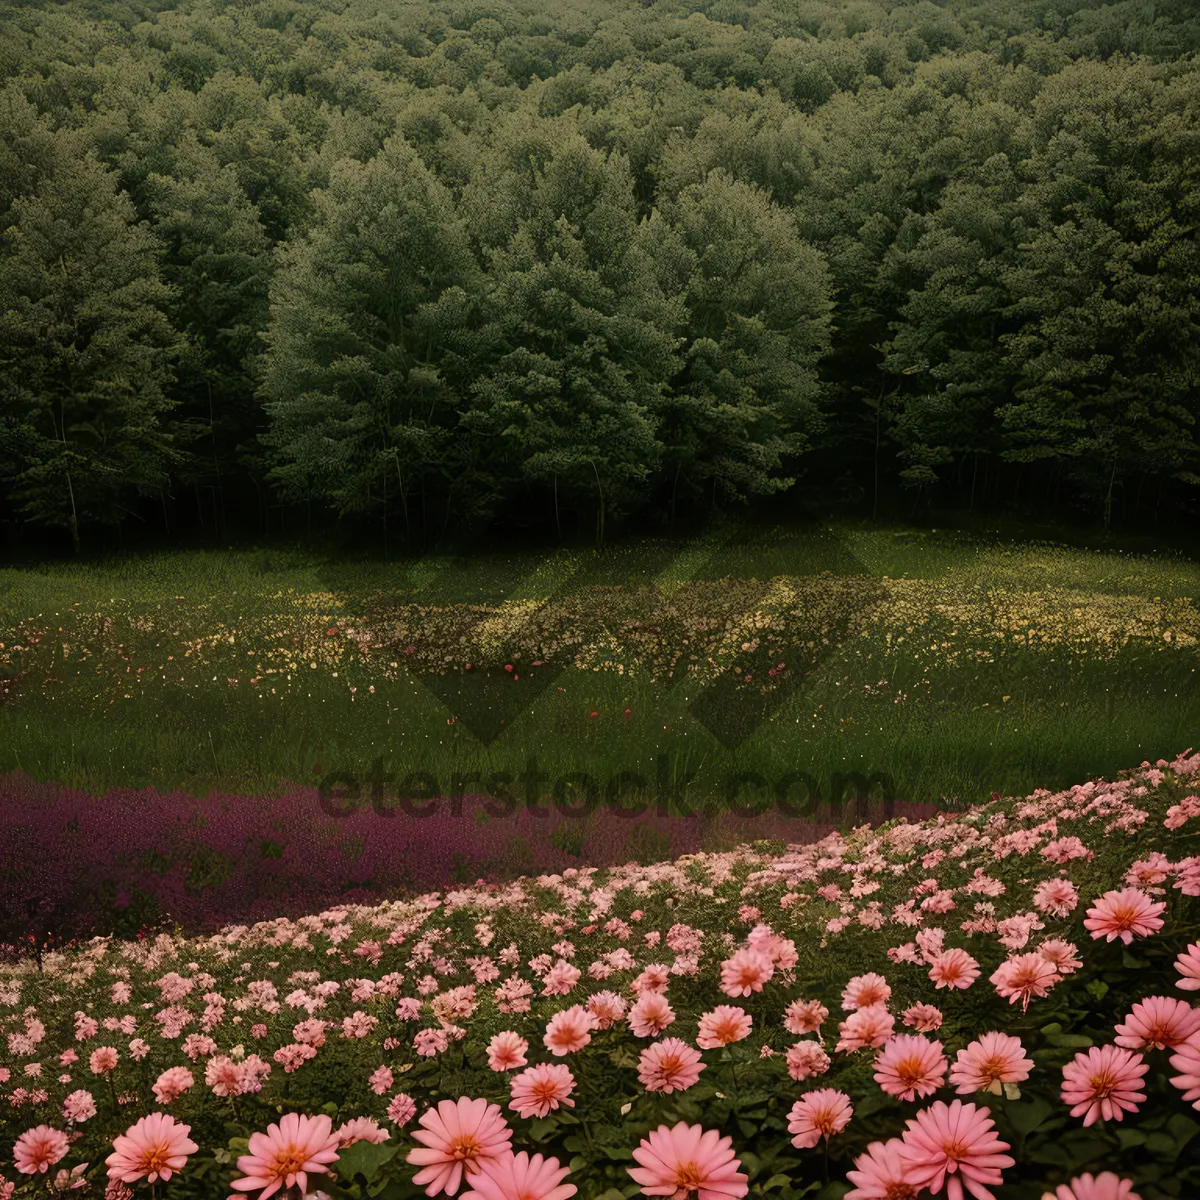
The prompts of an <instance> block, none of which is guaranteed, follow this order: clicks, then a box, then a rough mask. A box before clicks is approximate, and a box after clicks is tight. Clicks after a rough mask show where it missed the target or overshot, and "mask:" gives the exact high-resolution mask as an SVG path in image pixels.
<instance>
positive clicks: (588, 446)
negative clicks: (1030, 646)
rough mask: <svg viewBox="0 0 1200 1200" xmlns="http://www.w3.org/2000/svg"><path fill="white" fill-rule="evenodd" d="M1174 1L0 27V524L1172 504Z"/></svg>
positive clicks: (1196, 38)
mask: <svg viewBox="0 0 1200 1200" xmlns="http://www.w3.org/2000/svg"><path fill="white" fill-rule="evenodd" d="M1198 51H1200V9H1197V7H1196V6H1195V5H1194V4H1193V3H1191V0H1155V2H1153V3H1148V2H1144V0H1126V2H1121V3H1115V4H1098V3H1085V2H1083V0H1058V2H1057V3H1054V4H1049V3H1043V2H1041V0H979V2H976V3H971V2H968V0H944V2H942V3H937V4H935V3H932V2H931V0H919V2H916V3H912V2H897V0H846V2H834V0H764V2H763V3H757V4H755V3H743V2H741V0H709V2H705V0H684V2H683V3H678V2H668V0H657V2H654V3H644V2H640V3H633V2H631V0H599V2H596V3H589V4H588V5H586V6H575V5H567V4H559V3H556V0H542V2H541V3H538V4H534V3H529V2H525V3H521V4H518V3H508V2H504V0H497V2H490V0H479V2H478V3H474V4H470V3H465V2H460V3H452V2H451V0H436V2H435V3H416V2H414V0H397V2H396V3H388V4H377V3H374V2H370V3H368V2H367V0H321V2H312V0H305V2H298V0H260V2H257V3H251V2H245V0H233V2H228V3H227V2H223V0H184V2H183V3H181V4H178V5H175V6H169V5H166V4H164V3H163V2H162V0H130V2H127V3H123V2H121V0H69V2H68V3H66V4H56V5H53V6H40V5H39V6H26V7H22V8H17V7H11V6H10V7H0V80H2V84H0V516H2V517H3V519H4V521H6V522H7V523H8V525H9V527H10V530H15V529H23V530H31V529H35V528H36V527H38V526H43V527H50V528H52V529H56V530H59V531H62V533H63V535H64V536H67V537H69V538H70V539H71V541H73V543H74V544H75V545H76V547H78V546H79V545H80V544H81V543H82V542H83V541H85V540H86V539H87V538H89V537H90V536H92V534H93V533H94V532H95V530H96V528H97V527H100V526H118V527H120V526H121V525H123V524H124V523H127V522H137V523H139V524H157V525H158V527H159V528H162V529H164V530H166V531H169V532H170V533H172V534H176V533H180V532H193V531H195V530H197V529H202V530H207V531H218V532H222V533H224V532H229V531H232V530H235V529H239V528H240V529H244V530H258V531H264V530H271V529H274V528H278V527H279V522H280V521H281V520H284V519H286V520H290V521H291V522H292V524H293V526H295V525H296V524H297V522H300V521H308V520H311V519H312V518H313V516H314V514H315V515H316V517H317V519H327V518H331V517H335V516H336V517H337V518H339V519H340V520H341V521H342V522H343V523H345V524H347V525H349V526H351V527H357V528H361V529H362V530H363V531H369V532H370V534H371V536H373V537H382V538H383V539H385V541H387V542H388V543H389V544H392V543H395V544H399V543H402V542H403V543H407V544H423V543H428V542H429V541H431V540H434V539H436V538H437V537H438V536H439V535H440V533H441V532H443V531H445V530H447V529H449V528H451V527H456V528H457V527H459V526H461V525H463V524H464V523H466V524H471V525H474V526H477V527H478V526H481V525H483V526H486V525H487V524H489V523H504V522H514V521H515V522H525V523H530V522H532V523H534V524H538V525H540V526H541V528H542V529H543V530H544V531H545V532H546V533H547V534H548V535H550V536H562V535H563V533H564V532H565V531H567V530H572V531H574V530H578V529H580V528H581V527H582V528H586V529H588V530H594V532H595V534H596V536H597V537H602V536H603V535H604V531H605V529H606V527H608V528H611V523H612V522H613V521H617V520H621V519H624V518H626V517H629V516H631V515H633V514H639V513H640V514H652V515H655V516H657V517H659V518H661V519H673V518H674V516H675V514H676V513H677V512H684V511H686V512H695V511H701V510H704V509H707V508H709V507H711V506H725V505H729V504H733V503H741V502H749V501H753V500H755V499H756V498H759V497H765V496H769V495H772V494H774V493H779V492H782V491H784V490H786V489H788V488H790V487H792V486H793V485H794V484H795V483H796V481H797V480H798V479H800V478H804V479H805V481H806V482H807V483H810V484H814V485H815V486H818V487H825V488H833V487H834V486H835V485H843V484H845V483H846V482H847V481H849V486H850V487H851V488H852V489H853V490H855V491H856V492H857V493H858V494H859V495H860V496H861V497H862V498H863V503H864V504H865V505H867V506H870V507H871V508H872V509H877V508H878V505H879V497H880V495H883V496H884V497H885V502H886V501H887V498H888V497H894V496H896V495H898V494H903V490H904V489H912V493H913V494H914V495H915V496H917V497H925V498H927V499H928V498H931V497H932V498H936V499H937V500H938V502H939V503H943V504H958V505H963V506H982V505H992V504H996V503H999V502H1005V503H1011V502H1014V501H1015V502H1017V503H1021V502H1022V501H1023V502H1025V503H1026V504H1031V505H1038V506H1040V507H1047V506H1058V507H1062V506H1072V507H1075V508H1077V509H1081V510H1083V511H1085V512H1087V513H1090V514H1092V515H1094V516H1095V517H1096V518H1097V519H1103V520H1104V521H1105V522H1106V523H1107V522H1109V521H1111V520H1114V519H1119V518H1123V517H1125V516H1127V515H1129V514H1131V513H1135V512H1144V513H1151V512H1154V511H1156V510H1157V509H1159V508H1160V507H1161V506H1162V505H1163V504H1164V498H1165V503H1166V504H1167V505H1168V506H1173V507H1175V508H1179V507H1180V506H1184V507H1186V506H1188V505H1194V503H1195V501H1194V497H1195V496H1196V487H1197V485H1198V484H1200V444H1198V442H1197V437H1196V417H1197V412H1198V410H1200V393H1198V390H1197V389H1198V384H1200V337H1198V334H1200V291H1198V289H1200V257H1198V246H1200V242H1198V238H1197V229H1198V222H1197V217H1198V214H1197V207H1198V205H1200V199H1198V192H1197V188H1196V184H1197V173H1198V172H1200V59H1197V57H1196V55H1197V52H1198Z"/></svg>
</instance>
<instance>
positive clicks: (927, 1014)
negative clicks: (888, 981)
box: [901, 1004, 942, 1033]
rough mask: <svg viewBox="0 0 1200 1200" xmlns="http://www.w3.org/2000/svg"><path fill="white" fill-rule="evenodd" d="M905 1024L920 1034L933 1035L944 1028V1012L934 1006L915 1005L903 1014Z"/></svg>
mask: <svg viewBox="0 0 1200 1200" xmlns="http://www.w3.org/2000/svg"><path fill="white" fill-rule="evenodd" d="M901 1019H902V1020H903V1022H904V1024H905V1025H907V1026H908V1027H909V1028H910V1029H915V1030H916V1031H917V1032H918V1033H933V1031H934V1030H935V1029H941V1027H942V1010H941V1009H940V1008H935V1007H934V1006H933V1005H932V1004H914V1005H913V1006H912V1007H911V1008H906V1009H905V1010H904V1012H903V1013H902V1014H901Z"/></svg>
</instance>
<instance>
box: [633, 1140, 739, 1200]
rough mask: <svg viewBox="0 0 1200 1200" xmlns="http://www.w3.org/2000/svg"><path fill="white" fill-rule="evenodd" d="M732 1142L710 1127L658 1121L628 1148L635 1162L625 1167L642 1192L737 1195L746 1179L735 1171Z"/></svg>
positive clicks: (680, 1198)
mask: <svg viewBox="0 0 1200 1200" xmlns="http://www.w3.org/2000/svg"><path fill="white" fill-rule="evenodd" d="M732 1145H733V1139H732V1138H728V1137H721V1135H720V1134H719V1133H718V1132H717V1131H716V1130H715V1129H702V1128H701V1127H700V1126H699V1125H688V1124H687V1123H685V1122H684V1121H680V1122H679V1123H678V1124H677V1125H675V1126H673V1127H671V1128H668V1127H667V1126H666V1125H660V1126H659V1127H658V1128H657V1129H656V1130H654V1131H653V1132H652V1133H651V1134H650V1135H649V1136H648V1137H644V1138H642V1141H641V1143H640V1145H639V1146H638V1148H637V1149H636V1150H635V1151H634V1152H633V1157H634V1159H635V1160H636V1161H637V1163H638V1164H639V1165H638V1166H636V1167H629V1168H628V1170H629V1174H630V1176H631V1177H632V1178H633V1181H634V1182H635V1183H640V1184H641V1185H642V1194H643V1195H644V1196H664V1197H670V1198H671V1200H739V1198H740V1197H742V1196H744V1195H746V1193H747V1192H748V1191H749V1190H750V1180H749V1177H748V1176H746V1175H744V1174H743V1173H742V1172H741V1171H739V1170H738V1168H739V1167H740V1166H741V1163H740V1162H739V1161H738V1159H737V1157H736V1156H735V1155H734V1153H733V1149H732Z"/></svg>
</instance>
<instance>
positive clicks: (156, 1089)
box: [150, 1067, 196, 1104]
mask: <svg viewBox="0 0 1200 1200" xmlns="http://www.w3.org/2000/svg"><path fill="white" fill-rule="evenodd" d="M195 1082H196V1080H195V1078H194V1077H193V1076H192V1073H191V1071H189V1070H188V1069H187V1067H168V1068H167V1069H166V1070H165V1071H164V1072H163V1073H162V1074H161V1075H160V1076H159V1077H158V1081H157V1082H156V1083H155V1084H154V1086H153V1087H152V1088H151V1089H150V1090H151V1091H152V1092H153V1093H154V1096H155V1099H156V1100H157V1101H158V1102H159V1104H170V1103H171V1101H172V1100H174V1099H176V1098H177V1097H179V1096H182V1095H183V1093H184V1092H186V1091H187V1090H188V1088H190V1087H191V1086H192V1084H193V1083H195Z"/></svg>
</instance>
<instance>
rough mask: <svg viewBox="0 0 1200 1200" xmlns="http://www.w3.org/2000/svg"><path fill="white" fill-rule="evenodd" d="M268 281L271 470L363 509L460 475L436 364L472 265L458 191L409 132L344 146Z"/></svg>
mask: <svg viewBox="0 0 1200 1200" xmlns="http://www.w3.org/2000/svg"><path fill="white" fill-rule="evenodd" d="M315 200H316V217H315V219H314V221H313V223H312V226H311V228H310V229H309V230H308V232H307V233H306V234H305V235H303V236H302V237H299V238H297V239H295V240H293V241H292V242H290V243H288V244H287V245H285V246H284V247H283V248H282V249H281V252H280V255H279V259H280V261H279V268H278V271H277V272H276V274H275V276H274V279H273V280H272V284H271V309H270V325H269V329H268V332H267V334H266V342H267V346H268V349H267V353H266V357H265V362H264V375H263V384H262V395H263V399H264V401H265V404H266V409H267V413H268V417H269V429H268V431H267V433H266V434H264V438H263V440H264V442H265V444H266V445H267V446H268V447H270V449H271V451H272V461H273V468H272V471H271V478H272V479H273V480H274V482H275V483H276V484H277V485H278V486H279V488H280V489H281V491H282V493H283V494H284V495H285V496H286V497H288V498H289V499H293V500H304V501H309V502H311V501H312V500H317V501H319V502H327V503H329V504H331V505H333V506H334V507H335V508H336V509H337V511H338V512H339V513H342V514H358V515H360V516H366V515H371V514H381V515H382V518H383V520H384V522H385V527H386V521H387V517H388V513H389V511H391V510H392V509H398V510H399V511H401V512H402V513H403V515H404V519H405V523H406V526H410V525H411V520H410V517H409V497H410V495H411V494H412V493H413V491H414V488H419V487H420V485H421V484H422V482H423V481H425V480H426V478H427V477H435V478H438V479H441V480H442V481H443V483H444V484H445V485H446V486H448V485H449V484H450V483H451V482H452V481H453V479H454V477H455V474H456V462H457V454H458V449H457V448H456V446H455V442H454V429H455V421H456V411H457V399H458V398H457V396H456V395H455V392H454V390H453V388H452V387H451V386H450V385H449V383H448V382H447V380H446V379H445V378H444V377H443V374H442V371H441V369H440V366H439V355H440V354H441V352H442V347H443V342H444V338H443V337H442V335H441V333H440V332H439V330H440V329H441V328H442V326H443V325H444V324H445V323H446V321H447V320H453V319H455V314H456V313H457V312H458V311H459V306H460V302H461V300H462V298H463V296H464V291H463V289H464V286H466V287H470V286H471V281H472V279H473V276H474V273H475V272H474V264H473V261H472V258H471V254H470V251H469V248H468V245H467V237H466V230H465V226H464V223H463V221H462V218H461V216H459V215H458V214H457V213H456V212H455V209H454V205H453V202H452V199H451V196H450V194H449V192H448V191H447V190H446V189H445V188H444V187H443V186H442V185H441V184H440V183H439V182H438V181H437V179H436V178H434V176H433V175H432V173H431V172H430V171H429V169H428V168H427V167H425V166H424V164H423V163H422V162H421V160H420V159H419V158H418V157H417V155H416V153H415V152H414V151H413V149H412V148H411V147H410V146H409V145H408V144H407V143H406V142H405V141H404V139H403V138H400V137H393V138H391V139H389V141H388V142H387V144H386V145H385V147H384V149H383V150H382V151H381V152H380V153H379V154H378V155H377V156H376V157H375V158H373V159H372V160H371V161H370V162H367V163H359V162H356V161H354V160H353V159H344V160H342V161H341V162H339V163H337V164H336V165H335V167H334V168H333V170H332V172H331V178H330V185H329V187H328V188H327V189H324V190H322V191H319V192H317V193H316V196H315Z"/></svg>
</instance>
